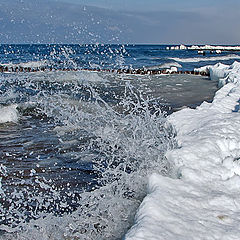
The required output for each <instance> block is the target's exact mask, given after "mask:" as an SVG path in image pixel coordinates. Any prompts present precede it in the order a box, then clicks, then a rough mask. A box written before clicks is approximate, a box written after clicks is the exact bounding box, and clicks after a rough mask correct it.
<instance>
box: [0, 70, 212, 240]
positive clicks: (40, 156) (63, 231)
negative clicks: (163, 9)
mask: <svg viewBox="0 0 240 240" xmlns="http://www.w3.org/2000/svg"><path fill="white" fill-rule="evenodd" d="M0 79H1V85H0V91H1V95H0V104H1V106H11V105H13V104H16V106H17V110H18V114H19V117H18V121H17V122H16V123H4V124H0V161H1V162H0V163H1V165H0V174H1V189H0V194H1V202H0V228H1V230H2V232H1V237H0V238H2V239H121V237H122V236H123V235H124V233H125V232H126V231H127V229H128V228H129V227H130V226H131V224H132V223H133V219H134V214H135V212H136V209H137V207H138V206H139V204H140V203H141V200H142V198H143V197H144V196H145V195H146V189H147V188H146V184H147V176H149V174H151V173H153V172H158V173H160V174H163V175H171V172H172V166H171V163H169V162H167V160H166V159H165V157H164V154H165V152H166V151H167V150H168V149H171V148H173V147H174V146H175V142H174V132H173V131H172V129H171V126H169V125H168V124H166V115H167V114H170V113H171V112H172V111H175V110H177V109H179V108H182V107H184V106H192V107H193V106H196V105H197V104H199V103H200V102H201V101H203V100H211V99H212V96H213V94H214V92H215V91H216V89H217V87H216V83H215V82H212V81H210V80H209V79H208V78H203V77H199V76H198V77H197V76H188V75H181V76H180V75H175V76H172V75H166V76H164V75H156V76H137V75H136V76H134V75H118V74H109V73H108V74H107V73H96V72H87V71H80V72H38V73H9V74H8V73H3V74H1V75H0Z"/></svg>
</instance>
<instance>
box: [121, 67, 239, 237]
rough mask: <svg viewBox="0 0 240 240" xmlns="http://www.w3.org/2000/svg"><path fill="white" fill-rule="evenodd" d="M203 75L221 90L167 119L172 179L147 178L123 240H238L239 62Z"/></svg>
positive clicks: (153, 176) (157, 175)
mask: <svg viewBox="0 0 240 240" xmlns="http://www.w3.org/2000/svg"><path fill="white" fill-rule="evenodd" d="M205 70H206V71H210V73H211V78H214V79H218V80H219V82H221V84H225V85H224V86H223V87H222V88H221V89H220V90H218V91H217V93H216V95H215V97H214V100H213V102H212V103H207V102H203V103H202V104H201V106H199V107H197V109H190V108H187V109H183V110H181V111H179V112H176V113H173V114H172V115H170V116H169V118H168V120H169V122H170V123H171V124H172V125H173V127H174V128H175V130H176V132H177V137H176V138H177V141H178V148H177V149H174V150H171V151H169V152H167V154H166V157H167V158H168V160H169V161H170V162H172V163H173V164H174V165H175V167H176V172H175V176H173V177H172V178H170V177H163V176H161V175H159V174H153V175H151V176H150V177H149V181H148V183H149V186H148V194H147V196H146V197H145V198H144V200H143V202H142V203H141V205H140V207H139V209H138V211H137V214H136V216H135V223H134V225H133V227H132V228H131V229H130V230H129V231H128V233H127V234H126V235H125V239H126V240H135V239H136V240H140V239H141V240H153V239H159V240H160V239H161V240H166V239H168V240H186V239H194V240H200V239H201V240H213V239H214V240H216V239H224V240H230V239H231V240H233V239H236V240H237V239H238V240H239V239H240V228H239V226H240V198H239V196H240V131H239V129H240V112H239V109H240V105H239V99H240V63H238V62H235V63H233V64H232V65H230V66H227V65H223V64H216V65H214V66H207V67H206V68H205Z"/></svg>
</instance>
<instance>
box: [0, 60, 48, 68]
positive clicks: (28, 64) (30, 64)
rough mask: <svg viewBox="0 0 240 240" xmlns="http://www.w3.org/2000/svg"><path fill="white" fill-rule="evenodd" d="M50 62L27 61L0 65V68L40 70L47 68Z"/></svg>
mask: <svg viewBox="0 0 240 240" xmlns="http://www.w3.org/2000/svg"><path fill="white" fill-rule="evenodd" d="M49 64H50V62H49V61H47V60H42V61H29V62H21V63H0V66H3V67H8V68H11V67H12V68H17V67H18V68H20V67H22V68H32V69H35V68H41V67H47V66H49Z"/></svg>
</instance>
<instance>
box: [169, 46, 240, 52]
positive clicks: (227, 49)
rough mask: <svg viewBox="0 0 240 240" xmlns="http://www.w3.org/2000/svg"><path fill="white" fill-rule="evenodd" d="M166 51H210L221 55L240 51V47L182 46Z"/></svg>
mask: <svg viewBox="0 0 240 240" xmlns="http://www.w3.org/2000/svg"><path fill="white" fill-rule="evenodd" d="M166 49H167V50H187V49H188V50H208V51H212V50H215V51H216V52H217V51H218V52H217V53H221V51H240V46H212V45H205V46H198V45H192V46H190V47H186V46H184V45H180V46H171V47H167V48H166Z"/></svg>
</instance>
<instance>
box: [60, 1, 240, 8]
mask: <svg viewBox="0 0 240 240" xmlns="http://www.w3.org/2000/svg"><path fill="white" fill-rule="evenodd" d="M57 1H64V2H69V3H70V2H71V3H79V4H85V5H90V6H97V7H103V8H110V9H121V10H137V11H159V10H181V11H182V10H197V9H199V10H203V9H205V10H207V9H216V8H217V9H220V8H233V9H234V8H236V7H238V6H240V1H239V0H57Z"/></svg>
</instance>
